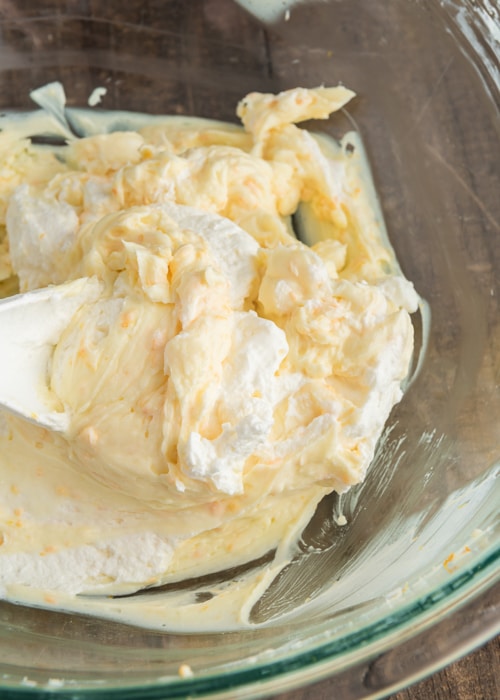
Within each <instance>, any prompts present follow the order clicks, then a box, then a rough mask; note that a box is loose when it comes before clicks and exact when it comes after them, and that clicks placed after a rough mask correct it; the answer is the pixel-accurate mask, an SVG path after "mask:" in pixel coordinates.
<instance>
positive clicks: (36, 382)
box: [0, 277, 101, 432]
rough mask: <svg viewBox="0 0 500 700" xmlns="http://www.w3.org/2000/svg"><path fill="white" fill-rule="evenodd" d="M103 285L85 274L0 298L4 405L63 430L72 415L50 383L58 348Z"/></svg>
mask: <svg viewBox="0 0 500 700" xmlns="http://www.w3.org/2000/svg"><path fill="white" fill-rule="evenodd" d="M100 288H101V285H100V283H99V282H98V280H97V279H95V278H88V277H84V278H81V279H77V280H74V281H72V282H66V283H65V284H61V285H55V286H51V287H45V288H44V289H40V290H36V291H33V292H28V293H26V294H18V295H16V296H13V297H9V298H7V299H3V300H0V408H3V409H5V410H7V411H9V412H11V413H15V414H17V415H19V416H21V417H23V418H25V419H26V420H29V421H31V422H33V423H36V424H37V425H41V426H44V427H46V428H49V429H51V430H55V431H59V432H64V431H66V430H67V428H68V425H69V420H70V417H69V415H68V413H67V412H66V411H65V409H64V407H63V406H62V405H61V403H60V401H59V400H58V398H57V396H55V394H54V393H53V392H52V391H51V390H50V387H49V385H48V376H49V364H50V358H51V355H52V351H53V349H54V346H55V345H56V343H57V342H58V340H59V338H60V336H61V333H62V332H63V330H64V329H65V328H66V326H67V325H68V323H69V322H70V320H71V318H72V317H73V315H74V314H75V313H76V311H78V309H79V308H80V307H81V306H82V305H83V304H85V303H89V302H92V301H94V300H95V299H96V298H97V297H98V295H99V292H100Z"/></svg>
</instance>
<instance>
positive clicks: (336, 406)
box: [0, 84, 418, 630]
mask: <svg viewBox="0 0 500 700" xmlns="http://www.w3.org/2000/svg"><path fill="white" fill-rule="evenodd" d="M34 97H35V99H36V100H37V102H38V103H39V104H41V105H42V106H43V107H45V108H46V109H43V110H40V111H38V112H34V113H30V114H27V115H24V116H22V117H21V116H20V115H12V116H11V117H9V116H7V117H5V118H4V123H3V124H2V126H3V130H2V132H0V159H1V165H0V178H1V180H0V221H1V223H2V224H5V226H6V232H7V239H6V242H4V243H3V249H2V254H1V257H0V271H3V276H4V277H7V276H8V274H9V273H10V271H11V270H12V271H14V272H15V273H16V274H17V275H18V278H19V284H20V289H21V291H27V290H31V289H35V288H39V287H43V286H47V285H52V284H61V283H63V282H64V281H67V280H71V279H77V278H83V279H88V280H89V284H91V283H95V279H97V280H99V282H100V284H101V288H102V293H101V295H100V297H99V298H98V300H97V301H96V302H95V303H92V304H84V305H83V307H82V308H81V309H80V310H79V311H78V312H77V313H76V314H75V316H74V318H73V320H72V322H71V323H70V324H69V326H68V327H67V328H66V329H65V330H64V332H63V333H62V335H61V337H60V339H59V341H58V343H57V344H56V345H55V347H54V352H53V356H52V358H51V364H50V367H48V385H49V387H50V390H51V391H52V392H53V393H54V395H55V396H56V397H57V398H58V400H59V401H60V402H61V403H62V405H63V406H64V407H65V408H66V410H67V411H68V412H69V414H70V416H71V421H70V428H69V430H68V432H67V433H66V434H58V433H53V432H50V431H47V430H45V429H43V428H39V427H36V426H34V425H32V424H30V423H28V422H25V421H23V420H22V419H21V418H18V417H15V416H12V415H9V414H7V413H4V414H1V415H0V479H1V481H2V484H3V487H2V489H1V491H0V533H1V534H0V595H2V596H3V597H5V598H6V599H8V600H13V601H17V602H25V603H30V604H35V605H44V606H55V607H61V608H64V609H70V610H81V611H84V612H91V613H94V614H99V615H104V616H111V617H115V618H116V617H118V618H119V619H123V620H125V621H131V622H134V623H137V624H146V625H152V626H163V627H168V628H170V629H180V630H191V629H200V628H202V629H203V628H205V629H209V628H226V629H228V628H234V627H237V626H238V625H241V624H247V623H248V615H249V612H250V609H251V605H252V602H253V601H254V600H255V598H256V597H257V596H258V594H259V593H260V592H261V591H262V590H263V588H264V587H265V586H266V585H267V584H268V583H269V581H270V580H271V578H272V576H274V574H275V573H276V571H277V570H279V568H280V567H281V566H283V564H284V563H285V562H286V561H288V560H289V558H290V556H291V555H292V553H293V547H294V543H295V542H296V540H297V538H298V537H299V536H300V533H301V531H302V529H303V527H304V526H305V525H306V524H307V522H308V521H309V519H310V517H311V515H312V514H313V512H314V509H315V506H316V504H317V503H318V502H319V500H321V498H322V497H323V496H324V495H326V494H327V493H330V492H331V491H333V490H336V491H337V492H339V493H342V492H344V491H346V490H347V489H349V488H350V487H351V486H352V485H354V484H357V483H359V482H360V481H362V480H363V479H364V477H365V475H366V471H367V468H368V466H369V464H370V461H371V459H372V457H373V453H374V449H375V445H376V443H377V440H378V438H379V436H380V434H381V432H382V429H383V426H384V424H385V422H386V420H387V417H388V415H389V413H390V411H391V408H392V407H393V405H394V404H395V403H396V402H397V401H399V399H400V398H401V395H402V392H401V383H402V382H403V380H404V379H405V377H406V375H407V373H408V368H409V363H410V359H411V354H412V349H413V333H412V326H411V321H410V316H409V314H410V313H411V312H413V311H415V310H416V308H417V305H418V298H417V295H416V293H415V292H414V290H413V287H412V285H411V284H410V283H409V282H408V281H407V280H406V279H405V278H404V277H403V276H402V274H401V273H400V271H399V268H398V266H397V263H396V261H395V259H394V255H393V252H392V250H391V248H390V246H389V245H388V243H387V241H386V238H385V236H384V232H383V228H382V225H381V223H380V219H379V216H378V213H377V211H376V205H375V204H374V200H373V198H372V194H371V185H370V183H369V181H368V180H367V179H366V177H365V174H366V169H365V166H364V164H363V161H362V156H361V148H360V144H359V141H358V140H357V139H356V138H355V136H354V135H353V134H348V135H346V137H345V138H344V140H343V141H342V142H341V143H340V144H337V143H335V142H333V141H331V140H329V139H327V138H326V137H322V136H315V135H313V134H312V133H310V132H309V131H306V130H304V129H302V128H299V127H297V126H296V123H297V122H300V121H304V120H307V119H314V118H316V119H326V118H328V116H329V115H330V113H332V112H334V111H336V110H338V109H340V108H341V107H342V106H344V105H345V104H346V103H347V102H348V101H349V100H350V99H351V98H352V97H353V93H352V92H350V91H349V90H347V89H345V88H343V87H337V88H317V89H314V90H305V89H295V90H290V91H287V92H284V93H281V94H279V95H262V94H258V93H253V94H250V95H248V96H247V97H246V98H244V99H243V100H242V102H241V103H240V104H239V106H238V116H239V117H240V119H241V121H242V123H243V127H244V128H243V129H241V128H239V127H236V126H232V125H228V124H223V123H220V122H212V121H208V120H201V119H200V120H198V119H184V118H174V117H171V118H159V117H156V118H148V117H146V116H144V115H142V116H141V115H125V116H124V115H123V114H122V115H121V116H120V119H118V122H121V124H123V122H124V119H128V122H129V123H130V125H131V127H130V130H123V127H122V130H120V131H116V130H114V127H113V124H114V123H116V122H117V115H116V114H113V113H108V114H107V115H103V114H102V113H101V114H100V113H96V114H95V116H93V115H92V112H90V111H84V110H73V111H71V112H70V111H68V112H65V109H64V95H63V92H62V89H61V87H60V86H59V85H57V84H52V85H50V86H46V88H44V89H42V91H37V92H36V93H35V95H34ZM68 115H70V116H71V124H73V125H74V124H75V123H78V124H79V125H80V127H81V126H82V125H85V131H86V133H90V134H92V135H90V136H87V137H84V138H75V137H74V136H73V135H72V134H71V130H70V129H69V126H68V122H67V121H66V117H67V116H68ZM33 134H50V135H51V139H52V141H53V140H54V138H55V137H60V138H64V139H65V140H66V142H67V145H61V146H51V147H48V146H40V145H34V144H33V143H32V141H31V140H30V139H29V138H27V137H29V136H32V135H33ZM353 144H354V149H353V148H352V146H353ZM207 214H210V215H217V216H216V218H215V219H214V217H213V216H207ZM292 217H294V219H293V221H292ZM234 224H236V226H235V225H234ZM293 224H295V226H300V228H301V230H302V233H303V236H304V240H306V241H307V242H308V243H309V244H312V243H314V244H313V245H310V246H307V245H305V244H304V243H301V242H300V241H299V240H297V238H296V237H295V236H294V225H293ZM272 550H276V555H275V557H274V561H273V563H272V564H267V565H266V567H263V568H261V569H260V570H259V572H258V574H257V575H254V576H253V577H250V578H247V579H245V580H244V581H243V580H242V579H238V580H237V581H233V583H232V584H231V583H229V584H225V585H224V586H222V588H220V589H219V590H218V591H217V592H215V591H214V592H213V598H212V600H210V601H208V602H206V601H205V602H203V603H199V602H197V601H196V600H195V596H194V593H192V592H182V593H178V594H171V595H170V596H169V597H167V598H166V599H165V598H162V597H161V596H156V597H155V598H154V599H153V598H151V597H150V598H144V597H139V598H124V599H121V598H114V599H113V598H110V597H109V596H119V595H126V594H130V593H133V592H135V591H138V590H140V589H143V588H145V587H154V586H159V585H161V584H164V583H171V582H174V581H180V580H183V579H187V578H190V577H199V576H203V575H205V574H208V573H212V572H216V571H221V570H224V569H227V568H230V567H234V566H239V565H242V564H244V563H246V562H249V561H252V560H254V559H257V558H259V557H262V556H263V555H266V554H267V553H268V552H270V551H272ZM100 596H102V597H100Z"/></svg>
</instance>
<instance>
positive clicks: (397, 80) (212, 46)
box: [0, 0, 500, 697]
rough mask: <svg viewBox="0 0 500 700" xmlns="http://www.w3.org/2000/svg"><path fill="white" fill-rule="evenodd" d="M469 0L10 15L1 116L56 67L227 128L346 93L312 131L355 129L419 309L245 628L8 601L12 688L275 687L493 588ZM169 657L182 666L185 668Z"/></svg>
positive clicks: (488, 263)
mask: <svg viewBox="0 0 500 700" xmlns="http://www.w3.org/2000/svg"><path fill="white" fill-rule="evenodd" d="M247 5H252V6H253V7H254V9H255V7H257V8H258V7H259V4H258V3H247ZM462 5H463V6H464V7H463V8H462ZM465 6H466V3H463V4H462V3H451V2H450V3H446V2H445V3H438V2H432V1H431V0H428V1H424V2H420V3H414V2H408V1H406V0H399V1H396V2H391V3H366V2H363V0H334V1H332V2H317V3H315V2H313V3H302V4H297V5H293V6H291V7H290V8H289V11H288V12H285V11H283V12H281V13H279V14H278V16H277V19H276V20H275V21H274V22H273V23H272V24H266V23H264V22H262V21H261V20H260V19H259V17H258V16H255V14H252V13H250V12H248V11H247V10H246V9H245V8H244V7H242V6H241V4H238V3H236V2H233V1H232V0H206V1H205V2H202V1H201V0H191V2H190V3H184V2H182V0H169V1H165V0H163V1H162V2H160V1H157V0H150V1H149V2H147V3H144V2H143V1H142V0H141V1H137V2H136V1H135V0H129V2H127V3H123V2H118V0H110V1H109V2H108V3H105V4H102V3H94V2H85V3H83V2H77V3H74V11H73V10H68V4H67V3H66V2H63V1H62V0H61V1H60V2H58V1H56V0H52V1H50V0H41V1H40V2H38V3H36V11H34V10H33V3H31V2H17V3H15V7H14V6H13V5H12V6H11V5H8V6H7V5H6V6H5V7H6V8H7V9H4V8H3V7H2V9H1V13H2V18H1V24H0V31H1V38H2V41H1V44H0V86H1V90H0V102H1V104H0V107H1V109H4V110H6V109H15V110H17V109H29V108H32V106H33V105H32V103H31V102H30V99H29V91H30V90H31V89H33V88H35V87H38V86H40V85H43V84H45V83H47V82H50V81H53V80H59V81H61V82H62V83H63V85H64V86H65V89H66V94H67V98H68V104H69V105H70V106H85V105H86V103H87V99H88V97H89V95H90V94H91V92H92V90H93V89H94V88H96V87H98V86H103V87H105V88H107V93H106V95H105V97H104V100H103V102H102V105H101V106H102V108H104V109H122V110H131V111H140V112H150V113H156V114H189V115H197V116H204V117H212V118H216V119H225V120H229V121H236V117H235V107H236V103H237V102H238V101H239V100H240V99H241V98H242V97H243V96H244V95H245V94H246V93H247V92H251V91H254V90H259V91H269V92H271V91H273V92H275V91H280V90H283V89H286V88H290V87H295V86H297V85H301V86H304V87H312V86H316V85H319V84H325V85H336V84H337V83H339V82H342V83H343V84H345V85H346V86H348V87H350V88H352V89H354V90H355V91H356V92H357V94H358V97H357V99H356V100H355V101H354V102H353V103H352V106H351V105H350V106H349V110H348V113H344V114H343V115H340V116H339V117H335V118H333V119H331V120H329V121H326V122H325V123H324V124H323V123H322V124H320V125H319V126H318V124H316V125H315V128H316V129H317V130H319V131H323V132H326V133H329V134H331V135H333V136H338V135H340V134H342V133H344V132H345V131H346V130H348V129H352V128H353V126H354V128H356V129H358V130H359V132H360V134H361V136H362V138H363V141H364V144H365V147H366V150H367V153H368V156H369V160H370V164H371V167H372V172H373V178H374V182H375V186H376V189H377V192H378V195H379V198H380V203H381V207H382V210H383V214H384V218H385V222H386V226H387V229H388V233H389V237H390V240H391V242H392V245H393V247H394V249H395V251H396V254H397V257H398V259H399V261H400V264H401V267H402V269H403V271H404V273H405V275H406V276H407V277H408V278H409V279H411V280H412V281H413V282H414V284H415V287H416V289H417V291H418V292H419V294H420V295H421V296H422V298H423V300H425V303H424V304H423V306H422V313H420V314H417V315H415V318H414V323H415V331H416V341H417V351H416V363H415V368H414V370H415V371H414V376H413V379H412V382H411V383H410V385H409V387H408V389H407V392H406V394H405V396H404V399H403V401H402V402H401V404H399V405H398V406H397V407H396V409H395V410H394V411H393V413H392V415H391V419H390V421H389V424H388V425H387V428H386V431H385V433H384V436H383V438H382V440H381V441H380V445H379V449H378V452H377V456H376V459H375V461H374V463H373V465H372V468H371V470H370V472H369V475H368V478H367V481H366V482H365V484H363V485H362V486H360V487H359V488H356V489H353V490H352V492H350V493H349V494H347V495H346V496H344V497H342V499H339V498H338V497H334V496H331V497H328V498H327V499H325V501H324V502H323V503H322V504H321V506H320V507H319V509H318V512H317V514H316V516H315V520H314V523H313V525H311V526H310V527H309V528H307V530H306V531H305V533H304V536H303V541H302V545H301V552H300V555H298V556H297V558H296V560H294V562H293V563H292V564H291V565H290V566H289V567H288V568H287V569H285V570H284V571H283V572H282V573H281V574H280V576H279V577H278V578H277V580H276V581H275V582H274V584H273V585H272V586H271V588H270V590H269V591H268V592H267V594H266V595H265V596H264V597H263V599H262V600H261V601H260V603H259V604H258V605H256V607H255V608H254V611H253V617H252V619H253V621H254V623H255V626H254V627H253V628H251V629H249V630H245V631H243V632H241V633H226V634H213V635H209V634H205V635H171V634H167V633H161V632H157V631H148V630H143V629H138V628H134V627H128V626H125V625H121V624H118V623H114V622H109V621H105V620H97V619H92V618H87V617H84V616H81V617H80V616H77V615H67V614H64V613H49V612H46V611H41V610H30V609H27V608H23V607H20V606H14V605H11V604H7V603H1V604H0V687H2V684H3V687H4V688H5V689H6V690H7V689H10V690H11V691H12V692H14V691H15V692H16V696H17V695H19V694H23V693H28V694H29V693H30V692H31V690H30V689H32V688H35V689H37V688H40V687H42V688H47V687H48V688H51V689H52V690H54V692H55V691H57V689H58V688H59V687H60V686H61V684H62V685H63V687H65V688H68V687H71V688H73V689H75V692H76V690H78V692H82V693H84V692H86V691H87V690H88V691H91V690H92V689H94V690H96V689H101V690H102V691H105V690H110V689H112V688H115V689H120V688H121V691H123V689H124V688H130V689H131V690H130V692H136V690H137V688H138V687H140V686H141V685H142V686H143V687H142V691H139V690H137V692H138V693H139V695H137V697H147V694H146V693H151V697H154V696H155V695H154V693H156V692H159V691H158V688H160V687H162V686H163V685H165V684H169V686H170V692H171V697H181V696H183V694H184V693H185V692H188V690H189V689H191V690H192V689H194V688H196V689H197V693H199V695H200V696H202V695H203V694H204V693H207V694H208V693H209V692H215V691H216V690H220V691H221V692H222V691H224V689H227V688H230V687H233V686H242V687H245V686H246V685H247V684H248V683H250V681H252V680H256V679H258V680H260V681H261V682H262V683H264V684H265V682H266V679H267V678H271V677H272V678H278V679H281V680H279V682H280V683H282V686H280V687H283V688H286V687H289V686H293V685H295V684H298V683H300V682H301V678H302V677H304V674H305V673H306V670H307V669H308V668H309V667H311V666H314V664H319V665H321V664H323V666H322V668H323V671H321V672H326V671H325V670H324V669H326V670H327V671H328V672H329V673H333V672H335V671H336V669H338V668H341V667H342V666H344V667H345V666H346V665H348V664H349V663H351V662H352V660H353V659H354V658H359V657H360V655H361V656H362V657H363V658H369V657H370V655H373V654H374V653H375V651H376V650H379V649H380V648H383V647H384V645H385V646H386V647H387V646H389V645H391V644H392V645H393V644H394V643H395V639H399V638H402V637H404V636H405V635H406V636H408V635H411V634H412V630H415V629H417V627H419V626H421V625H422V624H430V623H431V622H432V621H435V620H437V619H438V618H439V617H440V616H442V615H443V614H444V611H445V610H446V609H448V608H447V606H448V607H449V606H450V605H451V606H452V607H453V605H454V604H457V605H458V603H459V602H463V601H464V600H467V599H470V598H471V597H472V596H474V595H476V594H477V593H478V592H479V591H481V590H483V589H484V588H485V587H487V586H489V585H490V584H491V582H492V581H493V579H494V578H495V571H496V568H497V567H496V564H495V562H497V557H498V521H497V511H498V496H499V494H498V487H497V486H495V482H494V476H495V473H496V471H497V470H498V464H499V458H500V447H499V442H500V441H499V427H498V426H499V425H500V396H499V392H498V385H499V382H500V364H499V363H500V322H499V319H500V315H499V310H498V303H499V294H500V284H499V278H498V272H497V271H498V269H500V245H499V237H500V201H499V199H498V194H497V193H498V191H499V185H500V182H499V180H500V174H499V166H498V157H497V154H498V141H499V119H498V118H499V114H498V95H499V93H498V83H496V82H495V74H494V71H492V68H491V65H493V68H494V67H495V59H494V58H493V59H491V60H492V61H493V64H490V65H489V66H488V63H487V61H486V59H485V56H486V55H487V49H488V46H487V45H486V46H485V45H483V44H481V43H479V44H478V45H472V44H471V43H470V37H469V38H467V36H466V35H465V34H464V28H463V24H462V19H461V18H463V16H465V20H466V22H469V25H471V26H474V24H473V23H474V22H479V21H480V20H481V17H479V19H478V18H477V17H476V18H475V17H474V16H473V15H471V17H468V16H467V15H466V14H465V15H464V13H466V7H465ZM456 7H459V9H460V8H462V15H460V13H459V12H458V10H457V11H456V12H455V10H454V8H455V9H456ZM469 25H466V26H469ZM478 41H479V42H480V40H478ZM484 41H485V42H486V43H487V38H486V39H484ZM478 47H479V48H478ZM496 69H497V70H498V59H496ZM339 514H344V515H345V516H346V518H347V524H346V525H344V526H342V527H339V526H338V525H336V522H335V519H336V517H337V516H338V515H339ZM284 600H286V602H287V604H286V611H287V615H285V616H284V617H283V601H284ZM269 618H270V620H271V621H270V622H269V623H267V624H265V625H264V626H261V625H260V624H259V623H260V622H261V621H262V620H264V619H269ZM395 635H396V636H395ZM398 635H399V637H398ZM183 663H189V664H190V666H191V667H192V668H193V670H194V671H195V674H196V675H195V678H194V679H183V680H182V682H180V681H179V680H178V669H179V666H180V665H181V664H183ZM319 672H320V671H318V673H319ZM301 674H302V675H301ZM262 687H265V685H264V686H262ZM133 689H136V690H133ZM241 692H243V691H241ZM140 693H142V694H140ZM78 697H79V696H78ZM130 697H132V695H131V696H130ZM155 697H156V696H155ZM158 697H159V695H158Z"/></svg>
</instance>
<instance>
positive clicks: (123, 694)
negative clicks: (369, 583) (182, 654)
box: [0, 545, 500, 700]
mask: <svg viewBox="0 0 500 700" xmlns="http://www.w3.org/2000/svg"><path fill="white" fill-rule="evenodd" d="M499 562H500V545H499V546H497V547H496V548H494V549H493V550H492V551H491V552H488V554H487V556H486V557H485V558H484V559H482V560H481V561H479V562H477V563H476V564H475V565H474V566H473V567H471V568H470V569H467V570H465V571H461V572H460V573H459V574H458V575H455V576H454V578H452V579H451V580H450V581H449V582H447V583H446V584H445V585H444V586H440V587H439V588H437V589H436V590H435V591H431V592H428V593H426V594H425V595H424V596H422V597H421V598H419V599H417V600H416V601H414V602H413V603H411V604H410V605H408V606H405V607H403V608H401V609H400V610H397V611H395V612H394V613H393V614H391V615H386V616H384V617H383V618H382V619H380V620H377V621H376V622H374V623H372V624H370V625H368V626H367V627H364V628H362V629H360V630H357V631H356V632H352V633H351V634H348V635H346V636H344V637H340V638H336V639H333V640H331V641H328V642H326V643H324V644H320V645H318V646H317V647H314V648H312V649H308V650H307V651H305V652H299V653H297V654H295V655H293V656H288V657H287V658H285V659H280V660H277V661H271V662H269V663H265V662H264V663H261V664H258V663H257V664H255V665H253V666H252V667H251V668H246V669H240V670H234V671H231V670H228V671H227V673H225V674H223V675H222V674H220V673H219V674H217V675H213V676H210V675H205V676H204V677H202V678H197V677H196V676H194V677H192V678H185V679H179V680H177V679H176V680H172V681H170V680H169V681H168V682H164V681H161V680H160V681H158V680H156V681H152V682H151V683H148V684H146V685H145V684H144V682H141V683H139V684H137V685H133V686H128V687H126V686H119V687H115V688H89V687H81V686H80V687H78V686H77V684H76V682H72V681H69V682H68V683H67V684H65V685H64V687H63V686H61V687H60V688H47V687H44V688H41V687H39V686H37V687H23V688H20V687H19V686H17V687H10V688H8V687H5V686H4V687H3V688H2V686H1V685H0V691H1V698H2V700H34V699H35V698H37V700H38V699H40V700H42V699H43V700H48V699H57V700H83V699H85V700H114V699H116V700H117V699H118V698H119V699H120V700H166V698H168V699H169V700H170V699H171V698H172V699H179V698H186V697H190V698H210V697H213V698H214V699H215V698H216V697H220V698H222V697H227V698H231V697H236V696H235V695H233V696H231V695H227V693H230V692H231V691H233V692H238V695H237V697H239V698H244V697H247V698H251V697H254V698H255V697H257V696H259V695H262V694H266V692H275V691H284V690H291V689H293V688H297V687H299V686H300V685H301V682H304V683H306V682H313V681H314V682H316V681H320V680H322V679H324V678H326V677H328V676H329V675H333V674H334V673H335V671H336V670H338V669H335V668H334V666H333V665H332V664H331V663H329V662H331V661H333V660H334V659H336V658H337V657H338V656H340V655H347V656H346V657H345V662H346V663H345V664H343V665H342V669H341V670H342V671H346V670H348V668H349V667H351V666H353V665H354V664H356V663H361V662H363V661H366V660H369V658H370V657H372V656H374V655H376V654H380V653H381V651H384V650H386V649H390V648H393V647H394V643H395V642H397V643H402V642H403V641H408V640H409V639H411V638H412V637H413V636H416V635H417V634H419V633H421V632H422V631H424V630H425V629H426V628H428V627H430V626H432V625H436V624H438V623H439V622H440V621H441V620H442V619H443V618H444V616H445V615H448V614H450V613H451V612H455V611H456V610H457V609H458V608H459V607H461V606H463V605H465V604H467V603H470V602H471V601H472V599H473V598H474V597H476V596H478V595H479V594H480V593H483V592H485V591H486V590H487V589H489V588H490V587H492V586H493V585H494V584H495V583H496V582H497V581H499V580H500V566H498V563H499ZM478 579H479V580H478ZM472 583H476V586H475V587H474V588H473V590H469V591H467V588H468V587H469V586H470V584H472ZM464 593H465V594H466V595H465V597H464V596H463V595H462V596H460V594H464ZM457 596H460V597H459V599H458V600H457ZM450 606H451V607H450ZM432 610H434V611H435V612H436V614H435V615H433V616H429V615H428V614H427V615H426V613H429V611H432ZM415 621H418V625H416V626H415V624H413V625H412V628H411V630H409V626H408V623H410V622H411V623H415ZM388 632H390V633H391V634H388ZM497 632H500V615H499V616H498V622H497V623H496V624H494V625H493V626H492V627H491V628H490V629H489V634H487V635H484V638H483V639H480V640H478V635H475V636H474V637H473V638H472V639H471V642H470V645H461V646H460V648H459V650H458V652H457V653H456V654H455V655H454V654H453V653H451V654H443V655H442V657H441V658H438V659H436V662H435V664H434V667H435V670H437V669H438V668H440V667H442V666H444V665H445V664H447V663H450V662H452V661H453V660H454V659H455V658H458V656H459V655H461V654H463V653H467V652H468V651H471V650H472V649H473V648H474V647H475V646H476V645H477V644H478V643H480V642H481V641H486V640H487V639H488V638H490V637H492V636H494V635H495V634H496V633H497ZM381 640H383V643H382V644H380V641H381ZM377 642H379V643H378V644H377ZM356 651H357V652H358V654H355V653H354V652H356ZM363 652H364V653H363ZM312 669H314V670H315V674H314V677H310V676H309V675H308V677H307V678H306V679H304V678H303V676H304V675H305V674H304V673H303V672H305V671H306V670H312ZM301 672H302V673H301ZM424 673H425V670H424V669H423V670H421V673H420V674H418V672H417V677H418V675H420V676H421V675H424ZM285 676H289V678H288V682H284V683H283V684H282V685H280V686H279V687H273V688H268V686H269V685H270V684H271V683H272V684H273V686H274V683H278V682H279V680H280V679H283V680H284V678H285ZM273 682H274V683H273ZM245 689H246V690H248V694H246V693H244V692H242V691H245ZM220 693H222V694H223V695H217V694H220ZM371 697H375V695H372V696H371Z"/></svg>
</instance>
